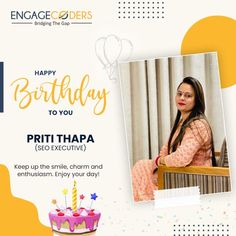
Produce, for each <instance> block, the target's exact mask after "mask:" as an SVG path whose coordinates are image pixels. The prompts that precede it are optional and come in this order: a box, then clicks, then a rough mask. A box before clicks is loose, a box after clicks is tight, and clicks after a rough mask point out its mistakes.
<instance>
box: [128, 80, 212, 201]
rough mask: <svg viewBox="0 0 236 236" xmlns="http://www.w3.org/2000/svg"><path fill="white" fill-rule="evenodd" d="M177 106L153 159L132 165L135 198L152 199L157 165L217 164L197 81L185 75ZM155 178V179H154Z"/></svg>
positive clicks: (179, 89) (201, 92) (176, 98)
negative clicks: (157, 152) (167, 137)
mask: <svg viewBox="0 0 236 236" xmlns="http://www.w3.org/2000/svg"><path fill="white" fill-rule="evenodd" d="M175 102H176V107H177V109H178V111H177V115H176V119H175V122H174V126H173V128H172V130H171V133H170V137H169V140H168V142H167V143H166V144H165V145H164V146H163V147H162V148H161V151H160V154H159V156H157V157H156V158H155V160H154V162H153V161H152V160H140V161H138V162H136V164H135V165H134V167H133V169H132V184H133V194H134V200H135V201H142V200H151V199H153V198H154V197H153V191H154V190H157V189H158V183H157V181H155V178H157V177H156V175H155V172H156V171H157V166H158V165H167V166H175V167H184V166H216V159H215V156H214V144H213V135H212V131H211V127H210V125H209V123H208V121H207V118H206V116H205V114H204V113H205V99H204V94H203V89H202V86H201V84H200V82H199V81H198V80H197V79H195V78H192V77H186V78H184V79H183V81H182V82H181V83H180V85H179V86H178V88H177V91H176V96H175ZM153 180H154V181H153Z"/></svg>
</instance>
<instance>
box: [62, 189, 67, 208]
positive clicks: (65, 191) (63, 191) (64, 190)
mask: <svg viewBox="0 0 236 236" xmlns="http://www.w3.org/2000/svg"><path fill="white" fill-rule="evenodd" d="M62 193H63V195H64V196H65V206H66V208H67V199H66V195H67V194H68V189H66V188H64V189H63V190H62Z"/></svg>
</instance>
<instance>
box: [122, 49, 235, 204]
mask: <svg viewBox="0 0 236 236" xmlns="http://www.w3.org/2000/svg"><path fill="white" fill-rule="evenodd" d="M119 73H120V78H121V92H122V97H123V108H124V118H125V127H126V134H127V135H126V137H127V143H128V151H129V160H130V174H131V185H132V190H133V198H134V201H136V202H137V201H147V200H153V199H154V191H156V190H161V189H171V188H180V187H190V186H199V188H200V193H201V194H209V193H216V192H227V191H230V189H231V187H230V184H231V183H230V177H229V168H228V156H227V152H226V151H227V149H226V134H225V129H224V119H223V107H222V101H221V93H220V79H219V70H218V61H217V54H216V53H201V54H192V55H186V56H177V57H167V58H164V57H163V58H159V59H148V60H140V61H131V62H127V63H120V65H119ZM223 144H224V145H223ZM222 147H224V148H222ZM222 150H223V152H222ZM163 167H167V168H182V169H181V171H182V170H184V172H181V171H177V172H179V173H181V174H180V175H179V176H177V175H175V173H174V174H173V175H172V176H170V175H171V174H172V173H171V171H169V170H168V171H167V172H168V173H171V174H170V175H169V176H167V175H166V176H165V177H164V174H163ZM187 167H189V168H190V167H191V168H193V167H194V168H195V167H199V168H201V170H200V169H197V172H198V173H197V175H196V176H191V175H193V174H194V173H193V172H194V171H195V170H193V169H191V171H190V173H187V171H188V170H186V169H185V168H187ZM207 168H214V170H213V169H207ZM178 170H179V169H178ZM160 173H161V174H163V175H161V174H160ZM212 173H213V174H212ZM159 175H161V178H160V176H159ZM181 175H182V176H181ZM178 181H179V182H180V183H178ZM164 182H165V183H164ZM175 182H176V183H175Z"/></svg>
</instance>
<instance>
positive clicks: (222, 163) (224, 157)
mask: <svg viewBox="0 0 236 236" xmlns="http://www.w3.org/2000/svg"><path fill="white" fill-rule="evenodd" d="M218 166H219V167H229V162H228V152H227V145H226V139H225V138H224V140H223V143H222V146H221V150H220V159H219V161H218Z"/></svg>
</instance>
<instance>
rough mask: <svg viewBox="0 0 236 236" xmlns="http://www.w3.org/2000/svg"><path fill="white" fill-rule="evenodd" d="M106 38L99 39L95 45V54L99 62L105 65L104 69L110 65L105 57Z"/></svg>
mask: <svg viewBox="0 0 236 236" xmlns="http://www.w3.org/2000/svg"><path fill="white" fill-rule="evenodd" d="M105 41H106V38H99V39H98V40H97V41H96V43H95V52H96V55H97V58H98V59H99V61H100V62H101V63H102V64H103V66H104V67H106V66H107V64H108V63H109V62H108V61H107V59H106V57H105V53H104V45H105Z"/></svg>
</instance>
